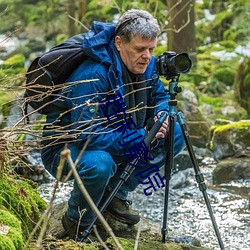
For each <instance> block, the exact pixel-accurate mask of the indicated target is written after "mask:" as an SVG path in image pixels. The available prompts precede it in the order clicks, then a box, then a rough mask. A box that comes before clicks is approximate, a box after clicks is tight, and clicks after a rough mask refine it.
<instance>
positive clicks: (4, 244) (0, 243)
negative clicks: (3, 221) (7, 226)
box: [0, 234, 16, 250]
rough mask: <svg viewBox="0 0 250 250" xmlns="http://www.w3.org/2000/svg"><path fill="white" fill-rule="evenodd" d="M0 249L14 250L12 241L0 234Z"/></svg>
mask: <svg viewBox="0 0 250 250" xmlns="http://www.w3.org/2000/svg"><path fill="white" fill-rule="evenodd" d="M0 249H4V250H16V248H15V245H14V243H13V241H12V240H11V239H10V238H9V237H8V236H7V235H1V234H0Z"/></svg>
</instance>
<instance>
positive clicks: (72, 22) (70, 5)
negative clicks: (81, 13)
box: [67, 0, 77, 36]
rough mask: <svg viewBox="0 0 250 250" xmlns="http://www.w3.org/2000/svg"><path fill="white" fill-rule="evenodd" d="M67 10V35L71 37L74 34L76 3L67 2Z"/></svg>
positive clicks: (72, 0) (73, 1)
mask: <svg viewBox="0 0 250 250" xmlns="http://www.w3.org/2000/svg"><path fill="white" fill-rule="evenodd" d="M67 9H68V13H69V16H70V17H69V22H68V34H69V36H73V35H75V34H76V21H75V20H74V19H77V17H76V3H75V0H69V1H68V4H67Z"/></svg>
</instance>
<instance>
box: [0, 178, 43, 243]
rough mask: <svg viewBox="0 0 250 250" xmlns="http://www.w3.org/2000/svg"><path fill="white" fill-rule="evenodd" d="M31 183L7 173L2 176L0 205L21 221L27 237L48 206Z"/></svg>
mask: <svg viewBox="0 0 250 250" xmlns="http://www.w3.org/2000/svg"><path fill="white" fill-rule="evenodd" d="M30 183H31V182H30ZM30 183H28V181H26V180H20V179H19V180H17V179H14V178H12V177H10V176H7V175H5V174H2V175H1V178H0V207H4V208H5V209H7V210H8V211H10V212H11V213H12V214H14V215H15V216H16V217H17V218H18V220H20V221H21V226H22V231H23V236H24V238H25V239H26V238H27V237H28V235H29V233H30V232H31V231H32V230H33V228H34V226H35V224H36V223H37V221H38V220H39V219H40V216H41V211H43V210H45V208H46V202H45V201H44V200H43V199H42V198H41V197H40V195H39V194H38V192H37V190H36V189H35V188H34V187H33V186H32V185H31V184H30Z"/></svg>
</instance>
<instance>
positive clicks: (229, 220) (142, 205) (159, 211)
mask: <svg viewBox="0 0 250 250" xmlns="http://www.w3.org/2000/svg"><path fill="white" fill-rule="evenodd" d="M214 167H215V163H214V161H213V160H212V159H211V158H206V159H204V160H203V162H202V166H201V171H202V173H203V176H204V178H205V183H206V186H207V190H206V192H207V194H208V197H209V203H210V204H211V207H212V210H213V214H214V216H215V220H216V223H217V225H218V227H219V232H220V234H221V238H222V241H223V243H224V246H225V249H226V250H250V200H249V192H250V180H245V181H237V182H231V183H230V184H227V185H225V184H223V185H218V186H213V185H212V180H211V179H212V178H211V173H212V170H213V168H214ZM71 188H72V183H68V184H67V185H65V184H64V185H63V187H60V189H59V191H58V193H57V198H56V201H55V202H56V203H59V202H61V201H65V200H67V199H68V197H69V194H70V190H71ZM52 189H53V182H52V183H47V184H42V185H41V186H40V192H41V195H42V196H43V197H44V199H45V200H47V201H49V199H50V197H51V190H52ZM164 194H165V189H164V188H162V189H158V190H157V191H156V192H154V193H153V194H152V195H151V196H146V195H145V194H144V193H143V186H140V187H139V188H138V190H137V192H133V193H131V194H130V196H129V198H131V199H132V200H133V208H134V209H136V210H138V211H139V213H140V215H141V216H142V217H145V218H147V219H149V220H151V221H152V222H153V223H154V224H155V225H157V226H159V230H160V228H161V227H162V220H163V213H164ZM167 209H168V220H167V226H168V229H169V232H170V234H172V233H173V234H174V235H175V236H178V237H179V236H180V237H179V238H181V237H183V238H185V237H195V238H197V239H199V240H200V242H201V245H202V246H204V247H209V248H211V249H214V250H219V249H220V247H219V244H218V240H217V237H216V234H215V232H214V229H213V224H212V221H211V219H210V216H209V213H208V210H207V207H206V204H205V201H204V198H203V195H202V192H201V191H200V190H199V188H198V187H197V182H196V180H195V177H194V170H193V168H188V169H186V170H182V171H179V172H177V173H175V174H174V175H173V176H172V178H171V180H170V192H169V202H168V206H167Z"/></svg>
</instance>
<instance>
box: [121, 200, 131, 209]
mask: <svg viewBox="0 0 250 250" xmlns="http://www.w3.org/2000/svg"><path fill="white" fill-rule="evenodd" d="M123 205H124V207H125V208H127V209H128V208H129V206H131V205H132V201H130V200H124V201H123Z"/></svg>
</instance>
